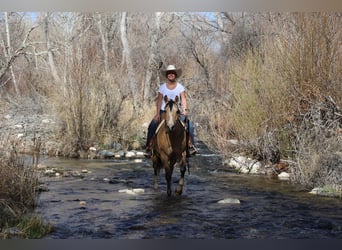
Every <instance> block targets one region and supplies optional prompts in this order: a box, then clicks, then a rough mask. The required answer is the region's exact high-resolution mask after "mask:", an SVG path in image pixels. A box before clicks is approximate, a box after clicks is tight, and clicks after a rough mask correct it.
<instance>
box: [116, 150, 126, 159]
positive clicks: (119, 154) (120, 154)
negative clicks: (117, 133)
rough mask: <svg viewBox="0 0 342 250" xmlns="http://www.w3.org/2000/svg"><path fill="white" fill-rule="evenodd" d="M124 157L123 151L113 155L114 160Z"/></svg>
mask: <svg viewBox="0 0 342 250" xmlns="http://www.w3.org/2000/svg"><path fill="white" fill-rule="evenodd" d="M124 156H125V151H123V150H120V151H119V152H117V153H115V155H114V157H115V158H121V157H124Z"/></svg>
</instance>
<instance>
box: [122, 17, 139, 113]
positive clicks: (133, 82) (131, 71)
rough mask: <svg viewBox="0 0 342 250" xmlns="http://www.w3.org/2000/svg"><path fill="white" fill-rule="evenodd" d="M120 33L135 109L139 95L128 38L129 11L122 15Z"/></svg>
mask: <svg viewBox="0 0 342 250" xmlns="http://www.w3.org/2000/svg"><path fill="white" fill-rule="evenodd" d="M120 31H121V32H120V34H121V42H122V46H123V54H122V56H123V59H124V60H123V62H124V63H125V64H126V67H127V71H128V79H129V87H130V92H131V95H132V99H133V107H134V109H136V108H137V106H138V103H139V100H138V95H137V86H136V80H135V76H134V69H133V62H132V58H131V48H130V46H129V43H128V38H127V13H126V12H123V13H122V16H121V23H120Z"/></svg>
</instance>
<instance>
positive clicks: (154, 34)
mask: <svg viewBox="0 0 342 250" xmlns="http://www.w3.org/2000/svg"><path fill="white" fill-rule="evenodd" d="M162 15H163V13H161V12H156V13H155V17H154V27H153V28H152V30H151V34H150V36H151V44H150V53H149V59H148V66H147V69H146V76H145V84H144V100H148V99H149V98H150V97H151V82H152V80H153V79H152V77H153V73H155V74H156V77H157V80H158V82H159V75H158V70H159V69H160V67H161V66H162V65H160V64H159V62H158V61H157V53H158V40H159V36H160V33H159V29H160V19H161V17H162Z"/></svg>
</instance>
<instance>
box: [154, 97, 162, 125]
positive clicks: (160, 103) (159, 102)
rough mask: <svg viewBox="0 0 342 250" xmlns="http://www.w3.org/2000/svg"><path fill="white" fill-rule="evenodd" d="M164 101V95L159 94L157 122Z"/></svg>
mask: <svg viewBox="0 0 342 250" xmlns="http://www.w3.org/2000/svg"><path fill="white" fill-rule="evenodd" d="M162 101H163V94H162V93H160V92H159V93H158V97H157V110H156V112H157V113H156V116H155V118H156V119H157V120H159V118H160V117H159V116H160V109H161V105H162Z"/></svg>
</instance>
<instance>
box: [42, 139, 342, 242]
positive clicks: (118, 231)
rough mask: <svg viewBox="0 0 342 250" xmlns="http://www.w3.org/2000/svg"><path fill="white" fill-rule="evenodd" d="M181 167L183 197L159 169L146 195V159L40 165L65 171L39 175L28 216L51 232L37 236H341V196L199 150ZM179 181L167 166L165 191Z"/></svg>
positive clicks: (149, 175)
mask: <svg viewBox="0 0 342 250" xmlns="http://www.w3.org/2000/svg"><path fill="white" fill-rule="evenodd" d="M189 162H190V165H191V168H190V174H189V173H188V172H187V173H186V175H185V186H184V189H183V194H182V195H181V196H175V195H174V194H173V195H172V196H171V197H167V195H166V181H165V178H164V171H161V173H160V177H159V190H157V191H155V190H153V169H152V166H151V165H152V163H151V160H150V159H140V160H136V159H135V160H134V159H110V160H77V159H63V158H49V159H47V160H45V163H46V164H47V165H48V166H50V167H54V168H60V169H63V170H64V171H66V172H69V173H71V174H69V175H68V176H64V177H62V176H54V177H47V176H43V177H41V178H40V181H41V182H43V183H44V185H45V186H46V187H47V189H48V191H46V192H41V193H40V196H39V201H38V206H37V208H36V209H35V213H36V214H37V215H39V216H41V217H42V218H43V219H44V220H46V221H48V222H50V223H51V224H52V225H53V227H54V230H53V232H52V233H51V234H49V235H47V236H46V237H45V238H46V239H83V238H89V239H105V238H112V239H342V200H341V199H339V198H329V197H320V196H315V195H312V194H309V193H308V192H307V191H304V190H302V189H301V188H300V187H299V186H296V185H292V184H290V183H288V182H287V181H280V180H278V179H274V178H270V177H267V176H251V175H243V174H237V173H235V172H233V171H231V170H229V169H227V168H226V167H223V166H222V164H221V159H220V157H219V156H218V155H216V154H213V153H212V152H210V151H208V150H207V149H206V148H205V147H204V146H203V145H200V153H199V154H198V155H196V156H194V157H191V158H190V159H189ZM72 173H81V174H78V175H76V174H72ZM179 176H180V173H179V169H178V168H175V170H174V173H173V186H172V188H173V190H174V189H175V187H176V184H177V183H176V182H177V181H178V178H179ZM224 201H239V203H236V202H235V203H234V202H233V204H232V203H230V202H227V203H225V202H224Z"/></svg>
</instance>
